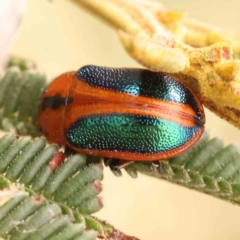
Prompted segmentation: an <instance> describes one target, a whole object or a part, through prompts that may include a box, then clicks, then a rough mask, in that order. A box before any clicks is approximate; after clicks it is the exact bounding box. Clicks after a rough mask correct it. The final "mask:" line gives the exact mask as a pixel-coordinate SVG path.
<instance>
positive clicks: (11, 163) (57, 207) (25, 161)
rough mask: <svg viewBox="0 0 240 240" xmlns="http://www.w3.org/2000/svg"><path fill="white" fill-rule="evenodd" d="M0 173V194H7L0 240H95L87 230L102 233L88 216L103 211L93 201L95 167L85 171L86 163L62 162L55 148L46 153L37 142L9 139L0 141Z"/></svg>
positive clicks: (98, 174)
mask: <svg viewBox="0 0 240 240" xmlns="http://www.w3.org/2000/svg"><path fill="white" fill-rule="evenodd" d="M59 156H60V158H59ZM0 173H1V174H0V187H1V189H2V193H8V192H9V193H10V195H9V200H8V201H6V202H5V204H3V205H2V206H1V207H0V236H2V237H8V236H9V234H10V239H42V238H43V237H48V238H49V239H64V240H65V239H73V237H75V238H74V239H78V238H76V237H77V236H78V237H79V239H81V238H82V237H83V236H84V238H83V239H87V238H89V239H95V238H96V231H92V230H91V229H92V228H93V229H94V228H95V229H97V230H98V231H100V230H101V231H100V233H101V234H103V233H104V231H103V227H101V228H100V227H99V226H101V224H100V222H98V223H97V224H96V220H95V219H93V218H92V217H91V216H88V214H90V213H93V212H96V211H98V210H100V209H101V208H102V206H103V205H102V201H101V198H99V197H98V194H99V193H100V192H101V190H102V186H101V183H100V182H99V180H101V179H102V178H103V168H102V165H101V164H100V163H97V164H90V165H86V157H85V156H82V155H79V154H76V155H72V156H70V157H69V158H68V159H65V157H64V155H63V154H62V153H60V152H59V150H58V147H57V146H56V145H50V146H48V147H46V141H45V140H44V139H43V138H35V139H34V140H32V139H31V138H30V137H22V138H18V139H17V138H16V136H15V135H14V134H11V133H9V134H6V135H5V136H4V137H3V138H1V139H0ZM16 183H17V185H16ZM19 183H20V184H19ZM6 187H7V189H6ZM70 207H72V210H71V208H70ZM73 211H75V213H74V212H73ZM49 213H51V214H49ZM83 214H84V215H83ZM86 214H87V215H86ZM75 215H76V216H77V217H76V218H75V217H74V216H75ZM85 215H86V216H88V218H87V222H88V225H89V226H91V229H89V230H86V229H87V228H86V227H87V225H86V222H85V217H84V216H85ZM92 219H93V222H92V221H91V220H92ZM85 225H86V226H85ZM50 236H51V238H50ZM66 236H68V237H67V238H66ZM70 236H72V237H70ZM85 237H86V238H85Z"/></svg>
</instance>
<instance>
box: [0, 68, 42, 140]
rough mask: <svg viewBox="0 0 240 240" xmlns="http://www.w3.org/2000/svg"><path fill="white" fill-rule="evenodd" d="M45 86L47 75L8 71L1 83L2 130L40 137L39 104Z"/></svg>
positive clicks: (0, 121) (0, 125) (0, 115)
mask: <svg viewBox="0 0 240 240" xmlns="http://www.w3.org/2000/svg"><path fill="white" fill-rule="evenodd" d="M45 86H46V77H45V75H43V74H40V73H38V72H37V71H35V70H26V71H21V70H20V69H19V68H18V67H12V68H9V69H8V70H7V71H6V73H5V74H4V76H3V77H2V80H1V81H0V109H1V110H0V129H2V130H5V131H13V132H16V133H18V134H21V135H24V134H31V135H32V136H36V135H38V134H39V131H38V127H37V114H38V104H39V99H40V96H41V95H42V92H43V90H44V89H45Z"/></svg>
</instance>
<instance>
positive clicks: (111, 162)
mask: <svg viewBox="0 0 240 240" xmlns="http://www.w3.org/2000/svg"><path fill="white" fill-rule="evenodd" d="M132 163H134V161H125V160H120V159H112V158H105V159H104V164H105V166H106V167H110V169H111V170H112V171H116V170H119V169H122V168H124V167H126V166H128V165H130V164H132Z"/></svg>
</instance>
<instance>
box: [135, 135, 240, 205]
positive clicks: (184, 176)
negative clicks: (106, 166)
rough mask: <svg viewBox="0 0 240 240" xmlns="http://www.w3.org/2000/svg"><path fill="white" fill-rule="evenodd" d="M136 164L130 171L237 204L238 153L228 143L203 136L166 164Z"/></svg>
mask: <svg viewBox="0 0 240 240" xmlns="http://www.w3.org/2000/svg"><path fill="white" fill-rule="evenodd" d="M159 163H160V167H158V166H156V165H155V164H152V163H143V162H137V163H134V164H132V168H134V169H135V171H137V172H141V173H144V174H147V175H150V176H153V177H157V178H162V179H165V180H168V181H170V182H174V183H177V184H180V185H183V186H185V187H188V188H191V189H195V190H198V191H201V192H204V193H208V194H210V195H212V196H214V197H218V198H220V199H225V200H227V201H230V202H234V203H238V204H240V153H239V149H238V148H237V147H236V146H235V145H233V144H230V145H228V146H224V144H223V142H222V140H220V139H218V138H212V139H209V136H208V133H205V134H204V135H203V137H202V138H201V139H200V141H199V142H198V143H197V144H195V146H193V147H192V148H191V149H189V150H188V151H186V152H185V153H183V154H182V155H180V156H178V157H175V158H172V159H170V160H168V161H159Z"/></svg>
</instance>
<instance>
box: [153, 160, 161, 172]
mask: <svg viewBox="0 0 240 240" xmlns="http://www.w3.org/2000/svg"><path fill="white" fill-rule="evenodd" d="M152 165H153V166H154V167H155V168H156V169H157V170H158V172H159V173H162V171H163V164H162V163H161V162H160V161H154V162H152Z"/></svg>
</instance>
